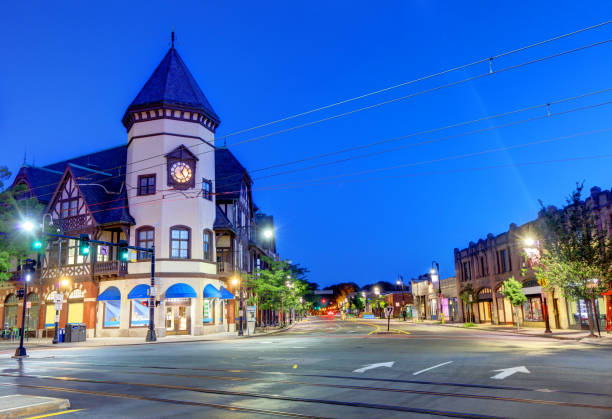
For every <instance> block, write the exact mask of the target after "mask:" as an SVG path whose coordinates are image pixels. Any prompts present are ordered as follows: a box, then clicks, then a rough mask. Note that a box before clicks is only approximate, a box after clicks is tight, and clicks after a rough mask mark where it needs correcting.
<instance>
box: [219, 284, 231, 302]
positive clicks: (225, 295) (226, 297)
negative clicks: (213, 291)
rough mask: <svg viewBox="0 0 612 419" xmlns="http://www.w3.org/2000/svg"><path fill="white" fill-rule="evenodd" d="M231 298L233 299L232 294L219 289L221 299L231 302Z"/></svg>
mask: <svg viewBox="0 0 612 419" xmlns="http://www.w3.org/2000/svg"><path fill="white" fill-rule="evenodd" d="M232 298H234V294H232V293H231V292H229V291H228V290H227V289H226V288H225V287H221V299H222V300H231V299H232Z"/></svg>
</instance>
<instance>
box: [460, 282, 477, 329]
mask: <svg viewBox="0 0 612 419" xmlns="http://www.w3.org/2000/svg"><path fill="white" fill-rule="evenodd" d="M461 300H462V301H463V302H464V303H465V306H466V307H467V317H468V318H467V319H466V321H467V322H472V320H473V317H474V313H471V312H470V307H471V306H472V302H473V301H476V292H475V291H474V289H473V288H472V284H467V285H466V286H465V287H463V290H461Z"/></svg>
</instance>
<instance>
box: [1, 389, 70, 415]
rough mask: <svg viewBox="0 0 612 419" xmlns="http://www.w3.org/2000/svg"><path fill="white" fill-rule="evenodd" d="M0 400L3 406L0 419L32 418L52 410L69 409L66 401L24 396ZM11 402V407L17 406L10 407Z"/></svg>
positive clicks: (7, 397)
mask: <svg viewBox="0 0 612 419" xmlns="http://www.w3.org/2000/svg"><path fill="white" fill-rule="evenodd" d="M11 399H12V400H11ZM24 399H25V402H24ZM0 400H1V402H0V404H1V405H2V406H3V407H1V408H0V419H4V418H18V417H23V416H32V415H37V414H40V413H46V412H49V411H52V410H66V409H68V408H69V407H70V401H69V400H68V399H57V398H54V397H41V396H29V395H25V394H13V395H10V396H3V397H0ZM11 402H12V404H13V405H15V404H17V406H14V407H10V405H11ZM7 403H8V405H7Z"/></svg>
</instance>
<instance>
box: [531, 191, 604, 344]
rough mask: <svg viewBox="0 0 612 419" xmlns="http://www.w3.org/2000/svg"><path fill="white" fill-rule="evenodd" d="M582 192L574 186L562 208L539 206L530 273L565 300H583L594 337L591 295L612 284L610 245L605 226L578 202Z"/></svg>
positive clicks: (595, 215)
mask: <svg viewBox="0 0 612 419" xmlns="http://www.w3.org/2000/svg"><path fill="white" fill-rule="evenodd" d="M582 189H583V185H582V184H577V186H576V189H575V190H574V191H573V192H572V193H571V195H570V196H569V197H568V198H567V205H566V207H565V208H563V209H557V208H554V207H549V208H545V207H544V205H542V211H541V212H540V214H541V216H540V217H539V219H538V222H537V223H536V226H535V228H536V231H537V233H538V240H539V242H540V253H541V254H540V258H539V261H538V262H537V263H535V264H534V266H533V271H534V273H535V276H536V278H537V279H538V282H539V283H540V284H541V285H542V286H543V287H545V288H549V289H550V288H554V287H556V288H558V289H559V290H561V292H562V293H563V295H564V297H565V298H567V299H570V300H578V299H584V300H585V301H586V305H587V308H588V316H589V328H590V331H591V336H595V334H594V330H593V329H594V323H593V322H594V321H595V316H594V313H593V309H594V307H595V296H596V295H599V294H600V293H601V292H603V291H605V290H607V289H609V288H610V286H611V285H612V243H611V240H610V236H609V234H608V232H607V231H606V224H607V223H605V222H603V223H602V220H601V219H598V218H597V214H596V213H595V212H594V211H592V208H590V207H588V206H587V204H586V203H585V202H584V201H582V199H581V195H582ZM540 204H541V203H540Z"/></svg>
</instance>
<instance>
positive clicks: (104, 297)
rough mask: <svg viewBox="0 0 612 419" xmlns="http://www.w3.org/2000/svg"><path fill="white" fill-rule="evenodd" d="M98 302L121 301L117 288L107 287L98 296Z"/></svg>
mask: <svg viewBox="0 0 612 419" xmlns="http://www.w3.org/2000/svg"><path fill="white" fill-rule="evenodd" d="M98 301H121V292H120V291H119V288H117V287H108V288H107V289H105V290H104V292H103V293H102V294H100V295H98Z"/></svg>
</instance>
